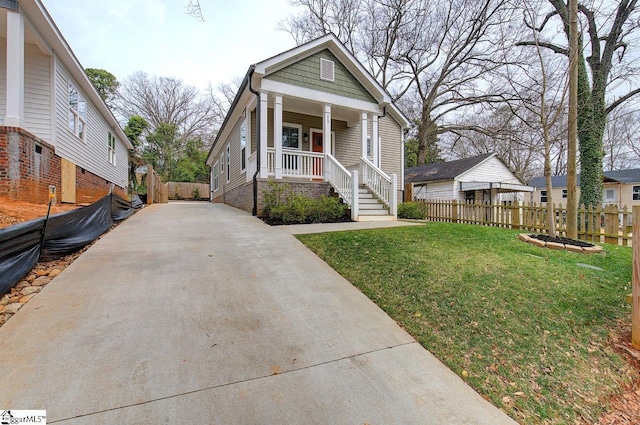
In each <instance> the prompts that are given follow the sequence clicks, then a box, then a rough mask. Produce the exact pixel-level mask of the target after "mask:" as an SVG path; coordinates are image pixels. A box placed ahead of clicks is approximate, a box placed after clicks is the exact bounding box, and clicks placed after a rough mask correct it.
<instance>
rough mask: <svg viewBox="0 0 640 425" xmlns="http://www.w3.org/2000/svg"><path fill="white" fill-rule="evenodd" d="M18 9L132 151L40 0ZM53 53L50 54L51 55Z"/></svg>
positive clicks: (25, 2) (25, 1)
mask: <svg viewBox="0 0 640 425" xmlns="http://www.w3.org/2000/svg"><path fill="white" fill-rule="evenodd" d="M19 8H20V11H21V13H24V14H25V15H26V16H27V17H28V19H29V20H30V21H31V23H32V24H33V26H34V27H35V28H37V32H38V33H39V36H41V37H42V38H43V39H44V41H45V42H46V44H48V46H49V47H50V48H51V49H52V50H53V52H55V54H56V56H57V58H58V59H60V60H61V61H62V63H63V64H64V66H65V67H66V68H67V70H68V71H69V72H70V73H71V75H72V76H73V78H74V79H75V81H76V82H77V83H78V84H79V85H80V87H81V88H82V89H83V91H84V92H85V93H86V94H87V97H88V98H89V99H88V100H91V103H92V104H93V105H95V107H96V108H97V109H98V111H99V112H100V114H101V115H102V116H103V117H104V118H105V120H106V121H107V123H108V124H109V126H110V127H111V129H112V130H113V132H114V133H115V134H116V135H117V136H118V138H119V139H120V140H121V141H122V143H124V144H125V146H126V147H127V149H133V145H131V142H129V139H128V138H127V136H126V135H125V134H124V131H123V130H122V127H120V124H119V123H118V120H116V118H115V117H114V116H113V113H112V112H111V111H110V110H109V108H108V107H107V105H106V104H105V103H104V101H103V100H102V98H101V97H100V95H99V94H98V92H97V91H96V88H95V87H94V86H93V84H92V83H91V80H89V77H88V76H87V74H86V72H85V71H84V68H83V67H82V65H81V64H80V61H79V60H78V58H77V57H76V55H75V54H74V53H73V50H71V47H70V46H69V44H68V43H67V41H66V40H65V39H64V37H63V36H62V33H61V32H60V30H59V29H58V27H57V26H56V24H55V22H54V21H53V18H52V17H51V15H49V12H48V11H47V9H46V8H45V7H44V5H43V4H42V2H41V1H40V0H20V2H19ZM41 47H42V46H41ZM53 52H51V54H52V53H53Z"/></svg>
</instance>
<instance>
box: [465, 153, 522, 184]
mask: <svg viewBox="0 0 640 425" xmlns="http://www.w3.org/2000/svg"><path fill="white" fill-rule="evenodd" d="M458 181H461V182H502V183H515V184H521V182H520V180H518V178H517V177H516V176H515V175H514V174H513V173H512V172H511V171H510V170H509V169H508V168H507V167H506V166H505V165H504V163H503V162H502V161H500V160H499V159H498V158H496V157H495V156H494V157H491V158H489V159H487V160H485V161H484V162H482V163H480V164H478V165H477V166H475V167H473V168H472V169H471V170H469V171H467V172H465V173H463V174H462V175H460V176H459V178H458Z"/></svg>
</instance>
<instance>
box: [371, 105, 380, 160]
mask: <svg viewBox="0 0 640 425" xmlns="http://www.w3.org/2000/svg"><path fill="white" fill-rule="evenodd" d="M371 156H372V157H373V158H372V159H373V161H372V162H373V165H375V166H376V167H378V168H380V157H379V156H380V152H379V150H378V114H373V116H372V117H371Z"/></svg>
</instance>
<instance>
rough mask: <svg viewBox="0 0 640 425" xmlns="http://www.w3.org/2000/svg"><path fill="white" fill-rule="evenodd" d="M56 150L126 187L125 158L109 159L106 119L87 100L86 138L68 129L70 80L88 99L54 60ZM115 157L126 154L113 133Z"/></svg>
mask: <svg viewBox="0 0 640 425" xmlns="http://www.w3.org/2000/svg"><path fill="white" fill-rule="evenodd" d="M55 73H56V74H55V82H56V87H55V88H56V99H55V100H56V102H55V104H56V111H55V116H56V124H57V125H56V128H57V132H56V153H57V154H58V155H59V156H61V157H63V158H65V159H67V160H69V161H71V162H73V163H74V164H76V165H77V166H79V167H81V168H84V169H86V170H87V171H89V172H91V173H93V174H95V175H97V176H98V177H101V178H103V179H105V180H108V181H110V182H112V183H115V184H117V185H118V186H121V187H124V188H126V187H127V173H128V170H127V168H128V161H126V160H120V161H117V162H116V165H115V166H114V165H112V164H110V163H109V153H108V144H107V143H105V140H107V137H108V136H107V135H108V133H109V131H111V130H110V127H109V125H108V124H107V121H106V120H105V119H104V118H103V117H102V115H101V114H100V113H99V112H98V111H97V109H96V108H95V106H94V105H93V104H92V103H91V102H90V101H89V100H87V126H86V136H85V142H84V143H83V142H82V141H81V140H80V139H78V137H77V136H75V135H74V134H73V133H71V132H70V131H69V124H68V117H69V101H68V99H69V94H68V90H69V82H72V83H74V84H75V87H76V88H77V89H78V90H79V92H80V94H81V95H82V96H83V97H84V98H85V99H87V96H86V94H85V93H83V92H82V90H81V89H80V87H79V84H77V82H75V81H74V80H73V79H72V78H71V76H70V74H69V73H68V72H67V70H66V69H65V67H64V66H63V65H62V63H61V62H60V61H59V60H56V69H55ZM115 155H116V158H125V159H126V158H128V151H127V148H126V146H125V144H124V143H123V141H121V140H119V139H118V138H117V137H116V152H115Z"/></svg>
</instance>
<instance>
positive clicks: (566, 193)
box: [562, 189, 568, 199]
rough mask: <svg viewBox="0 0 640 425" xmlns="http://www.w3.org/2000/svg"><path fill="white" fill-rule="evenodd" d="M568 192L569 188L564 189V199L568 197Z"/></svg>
mask: <svg viewBox="0 0 640 425" xmlns="http://www.w3.org/2000/svg"><path fill="white" fill-rule="evenodd" d="M567 196H568V192H567V189H562V199H567Z"/></svg>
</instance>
